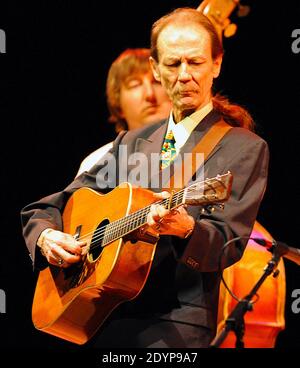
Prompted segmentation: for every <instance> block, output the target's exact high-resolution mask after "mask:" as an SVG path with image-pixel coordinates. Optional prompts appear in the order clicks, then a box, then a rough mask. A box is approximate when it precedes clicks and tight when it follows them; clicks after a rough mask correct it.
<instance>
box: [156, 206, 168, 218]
mask: <svg viewBox="0 0 300 368" xmlns="http://www.w3.org/2000/svg"><path fill="white" fill-rule="evenodd" d="M156 212H157V214H158V216H159V219H161V218H163V217H164V216H166V215H168V214H169V213H170V211H169V210H167V209H166V208H165V207H164V206H161V205H157V207H156Z"/></svg>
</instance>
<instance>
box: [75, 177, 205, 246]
mask: <svg viewBox="0 0 300 368" xmlns="http://www.w3.org/2000/svg"><path fill="white" fill-rule="evenodd" d="M199 184H202V182H201V183H195V184H192V186H195V185H199ZM201 189H202V188H201ZM185 190H190V191H195V190H196V189H194V188H190V187H188V188H184V189H182V190H180V191H178V192H176V193H175V194H174V195H173V198H174V197H175V196H178V195H180V194H183V192H184V191H185ZM198 190H199V189H198ZM188 195H189V194H188V192H187V194H186V198H187V197H188ZM168 200H169V198H166V199H164V200H162V201H158V202H155V203H153V204H161V203H162V202H163V201H168ZM151 205H152V204H150V205H148V206H147V207H145V208H143V209H141V210H138V211H136V212H134V213H132V214H129V215H127V216H125V217H124V218H123V219H118V220H116V221H114V222H111V223H110V224H108V225H104V226H102V227H101V228H99V229H98V230H96V231H94V232H90V233H87V234H85V235H83V236H81V237H79V238H78V239H77V240H78V241H82V240H83V239H88V238H90V237H91V236H92V235H95V234H97V235H99V234H100V233H101V232H102V233H104V232H105V231H107V229H106V228H107V226H109V225H111V226H112V227H117V226H118V222H119V223H120V222H121V221H123V220H124V219H126V221H128V219H129V217H130V216H138V217H139V215H140V214H141V213H142V212H143V211H148V210H149V209H150V207H151ZM142 215H143V214H142ZM138 217H137V218H136V219H138Z"/></svg>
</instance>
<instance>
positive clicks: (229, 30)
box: [224, 23, 237, 38]
mask: <svg viewBox="0 0 300 368" xmlns="http://www.w3.org/2000/svg"><path fill="white" fill-rule="evenodd" d="M236 30H237V25H236V24H234V23H230V24H228V26H227V27H226V28H225V30H224V36H225V37H227V38H228V37H231V36H233V35H234V34H235V33H236Z"/></svg>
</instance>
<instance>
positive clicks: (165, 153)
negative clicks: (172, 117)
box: [160, 130, 176, 169]
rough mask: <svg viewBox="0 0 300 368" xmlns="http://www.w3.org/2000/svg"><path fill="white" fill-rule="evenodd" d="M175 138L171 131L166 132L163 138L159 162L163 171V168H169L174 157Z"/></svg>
mask: <svg viewBox="0 0 300 368" xmlns="http://www.w3.org/2000/svg"><path fill="white" fill-rule="evenodd" d="M175 142H176V141H175V138H174V134H173V132H172V130H170V131H169V132H168V134H167V135H166V137H165V140H164V143H163V146H162V150H161V161H160V168H161V169H164V168H165V167H167V166H169V165H170V163H171V161H172V160H173V159H174V157H175V156H176V148H175Z"/></svg>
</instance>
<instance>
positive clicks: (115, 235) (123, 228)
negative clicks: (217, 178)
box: [90, 193, 193, 250]
mask: <svg viewBox="0 0 300 368" xmlns="http://www.w3.org/2000/svg"><path fill="white" fill-rule="evenodd" d="M181 194H182V193H180V195H181ZM176 197H177V198H176ZM176 197H175V196H174V197H173V200H172V202H174V200H175V205H176V203H177V204H178V199H179V195H178V196H176ZM192 198H193V197H192ZM167 201H168V199H166V200H164V201H163V202H165V203H164V204H166V203H167ZM149 210H150V206H149V207H146V208H144V209H143V211H141V212H139V213H137V214H135V216H133V217H132V218H131V220H132V221H134V223H135V226H134V228H131V229H127V228H128V223H124V222H120V223H119V224H118V226H115V225H114V226H113V227H112V229H110V230H108V231H107V229H106V227H105V228H104V229H103V231H101V232H99V233H98V234H97V235H96V236H94V237H93V240H92V242H91V244H90V250H92V249H95V248H96V247H99V246H102V247H104V246H106V245H108V244H109V243H111V242H112V241H114V240H117V239H119V238H121V237H122V236H124V235H126V234H128V233H130V232H132V231H133V230H135V229H137V228H139V227H141V226H142V225H143V224H145V222H146V221H145V220H146V216H145V215H147V214H148V213H149ZM141 220H142V222H140V223H139V221H141ZM107 226H108V225H107ZM101 230H102V229H101ZM104 238H106V241H105V243H104V244H98V243H99V241H102V240H103V239H104Z"/></svg>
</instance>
